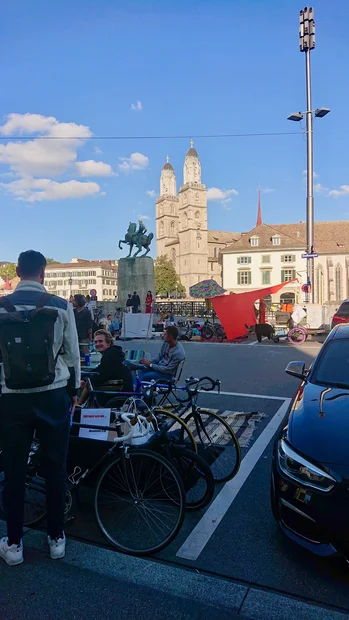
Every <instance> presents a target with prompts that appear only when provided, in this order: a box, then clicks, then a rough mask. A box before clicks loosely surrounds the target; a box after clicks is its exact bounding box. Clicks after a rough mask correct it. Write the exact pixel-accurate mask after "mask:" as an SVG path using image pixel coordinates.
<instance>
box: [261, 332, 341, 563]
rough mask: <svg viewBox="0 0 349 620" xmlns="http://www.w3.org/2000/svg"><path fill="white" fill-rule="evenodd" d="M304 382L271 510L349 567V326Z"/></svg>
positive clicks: (281, 452)
mask: <svg viewBox="0 0 349 620" xmlns="http://www.w3.org/2000/svg"><path fill="white" fill-rule="evenodd" d="M286 372H287V373H288V374H289V375H292V376H293V377H296V378H297V379H300V380H301V384H300V385H299V387H298V389H297V392H296V395H295V397H294V399H293V401H292V403H291V406H290V409H289V412H288V417H287V421H286V424H285V425H284V428H283V429H282V430H281V431H280V433H279V434H278V436H277V438H276V441H275V445H274V451H273V464H272V476H271V503H272V510H273V514H274V517H275V519H276V520H277V522H278V523H279V525H280V527H281V528H282V530H283V531H284V533H285V534H286V535H287V536H288V537H289V538H291V539H292V540H294V541H295V542H297V543H298V544H300V545H302V546H303V547H305V548H306V549H308V550H310V551H312V552H313V553H315V554H317V555H322V556H329V555H333V554H337V553H339V554H341V555H343V556H344V557H345V558H346V559H347V560H348V561H349V324H342V325H337V326H336V327H334V329H333V330H332V331H331V333H330V334H329V336H328V338H327V340H326V342H325V343H324V345H323V347H322V349H321V351H320V352H319V354H318V356H317V358H316V360H315V361H314V363H313V365H312V367H311V368H310V369H306V367H305V364H304V363H303V362H291V363H290V364H289V365H288V366H287V368H286Z"/></svg>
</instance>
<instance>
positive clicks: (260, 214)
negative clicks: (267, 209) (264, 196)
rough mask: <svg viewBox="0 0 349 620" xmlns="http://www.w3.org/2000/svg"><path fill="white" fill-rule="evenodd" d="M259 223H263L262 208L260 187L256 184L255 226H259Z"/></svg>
mask: <svg viewBox="0 0 349 620" xmlns="http://www.w3.org/2000/svg"><path fill="white" fill-rule="evenodd" d="M261 224H263V220H262V209H261V188H260V187H259V185H258V211H257V224H256V226H260V225H261Z"/></svg>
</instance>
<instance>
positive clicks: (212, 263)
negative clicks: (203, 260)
mask: <svg viewBox="0 0 349 620" xmlns="http://www.w3.org/2000/svg"><path fill="white" fill-rule="evenodd" d="M211 271H213V263H211Z"/></svg>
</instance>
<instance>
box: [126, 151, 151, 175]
mask: <svg viewBox="0 0 349 620" xmlns="http://www.w3.org/2000/svg"><path fill="white" fill-rule="evenodd" d="M119 159H120V161H121V164H119V168H120V170H122V172H130V171H131V170H145V168H147V167H148V165H149V158H148V157H146V155H142V153H132V154H131V155H130V157H120V158H119Z"/></svg>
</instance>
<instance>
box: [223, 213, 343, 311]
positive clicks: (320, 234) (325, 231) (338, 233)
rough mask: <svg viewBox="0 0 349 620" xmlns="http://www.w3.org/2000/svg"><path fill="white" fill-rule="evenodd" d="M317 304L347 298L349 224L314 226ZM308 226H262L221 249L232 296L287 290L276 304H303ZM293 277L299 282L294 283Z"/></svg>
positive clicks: (337, 302) (225, 284)
mask: <svg viewBox="0 0 349 620" xmlns="http://www.w3.org/2000/svg"><path fill="white" fill-rule="evenodd" d="M314 233H315V244H314V247H315V249H316V252H317V253H318V256H317V258H315V261H314V262H315V265H314V266H315V272H314V282H313V287H314V295H315V303H318V304H335V305H337V306H338V304H339V303H340V302H341V301H342V300H343V299H347V298H349V221H347V220H344V221H335V222H315V227H314ZM305 248H306V224H305V222H299V223H297V224H271V225H267V224H264V223H262V222H261V223H260V224H259V225H258V226H256V227H255V228H253V229H252V230H250V231H249V232H248V233H244V234H243V235H242V236H241V238H240V239H239V240H238V241H236V242H235V243H234V244H232V245H231V246H229V247H227V248H225V249H224V250H222V253H221V262H222V269H223V286H224V288H225V289H227V290H228V291H230V292H233V293H243V292H246V291H251V290H256V289H258V288H265V287H267V286H272V285H275V284H280V283H281V282H288V281H290V284H286V286H285V287H284V288H283V289H282V290H281V291H280V292H279V293H277V294H276V295H274V296H273V299H271V300H270V301H273V302H275V303H280V302H281V303H295V302H296V303H302V302H303V301H304V299H305V296H304V294H303V292H302V290H301V287H302V284H306V282H307V277H306V260H305V259H304V258H302V254H304V253H305ZM294 279H297V280H298V282H292V280H294Z"/></svg>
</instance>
